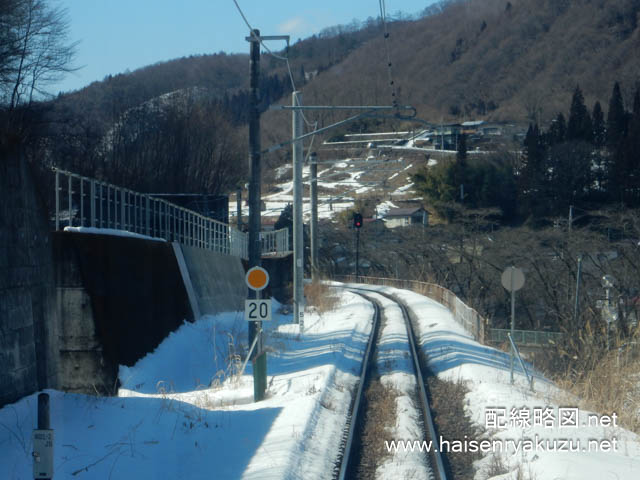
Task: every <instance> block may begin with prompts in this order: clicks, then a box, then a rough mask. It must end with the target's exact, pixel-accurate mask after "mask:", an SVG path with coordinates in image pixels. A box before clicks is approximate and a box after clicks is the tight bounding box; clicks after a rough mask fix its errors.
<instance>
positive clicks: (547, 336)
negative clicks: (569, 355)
mask: <svg viewBox="0 0 640 480" xmlns="http://www.w3.org/2000/svg"><path fill="white" fill-rule="evenodd" d="M509 333H511V330H509V329H507V328H491V329H489V341H490V342H491V343H498V344H501V343H505V342H508V341H509V336H508V334H509ZM563 337H564V334H563V333H559V332H544V331H539V330H514V331H513V336H512V338H513V341H514V342H515V343H516V344H518V345H524V346H535V347H549V346H552V345H556V344H557V343H558V342H560V341H561V340H562V339H563Z"/></svg>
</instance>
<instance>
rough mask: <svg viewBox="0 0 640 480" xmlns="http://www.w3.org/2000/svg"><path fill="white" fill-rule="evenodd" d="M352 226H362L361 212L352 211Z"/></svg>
mask: <svg viewBox="0 0 640 480" xmlns="http://www.w3.org/2000/svg"><path fill="white" fill-rule="evenodd" d="M353 226H354V227H355V228H360V227H362V214H361V213H354V214H353Z"/></svg>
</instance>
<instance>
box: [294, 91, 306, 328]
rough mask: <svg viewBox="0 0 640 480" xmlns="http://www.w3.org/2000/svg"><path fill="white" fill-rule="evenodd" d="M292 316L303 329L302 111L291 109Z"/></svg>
mask: <svg viewBox="0 0 640 480" xmlns="http://www.w3.org/2000/svg"><path fill="white" fill-rule="evenodd" d="M291 105H292V106H293V107H299V106H301V105H302V94H301V93H300V92H293V93H292V94H291ZM292 123H293V125H292V127H293V137H292V139H293V140H294V141H293V316H294V318H295V321H297V322H298V325H300V332H303V331H304V290H303V282H304V255H303V253H304V243H303V242H304V236H303V234H302V229H303V224H302V159H303V158H302V157H303V153H302V139H301V138H300V137H302V133H303V132H302V112H301V111H300V110H298V109H294V110H293V116H292Z"/></svg>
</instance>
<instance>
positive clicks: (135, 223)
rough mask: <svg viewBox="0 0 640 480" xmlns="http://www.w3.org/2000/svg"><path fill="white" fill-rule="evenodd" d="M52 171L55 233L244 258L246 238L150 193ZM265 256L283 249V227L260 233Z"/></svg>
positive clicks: (285, 240)
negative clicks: (117, 233) (161, 242)
mask: <svg viewBox="0 0 640 480" xmlns="http://www.w3.org/2000/svg"><path fill="white" fill-rule="evenodd" d="M54 171H55V209H56V211H55V218H54V221H55V229H56V230H60V229H61V228H64V227H67V226H68V227H93V228H105V229H106V228H108V229H114V230H123V231H127V232H132V233H138V234H141V235H147V236H150V237H156V238H163V239H165V240H167V241H169V242H178V243H181V244H183V245H190V246H194V247H199V248H206V249H209V250H213V251H215V252H219V253H224V254H227V255H233V256H236V257H240V258H244V259H247V258H248V256H249V253H248V252H249V250H248V235H247V234H246V233H244V232H241V231H239V230H237V229H235V228H233V227H231V226H230V225H228V224H226V223H222V222H219V221H217V220H214V219H212V218H209V217H206V216H204V215H202V214H200V213H197V212H194V211H193V210H189V209H186V208H184V207H181V206H179V205H175V204H173V203H170V202H168V201H166V200H163V199H159V198H154V197H153V196H151V195H148V194H144V193H139V192H135V191H133V190H129V189H126V188H121V187H118V186H116V185H113V184H110V183H106V182H102V181H100V180H96V179H93V178H88V177H84V176H82V175H78V174H75V173H72V172H67V171H64V170H59V169H54ZM260 239H261V243H262V251H263V253H265V254H274V253H275V254H285V253H287V252H288V251H289V234H288V229H286V228H284V229H281V230H276V231H273V232H260Z"/></svg>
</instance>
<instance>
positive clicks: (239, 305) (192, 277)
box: [176, 245, 247, 315]
mask: <svg viewBox="0 0 640 480" xmlns="http://www.w3.org/2000/svg"><path fill="white" fill-rule="evenodd" d="M176 247H177V248H178V249H179V250H180V251H181V252H182V255H183V258H184V261H185V265H186V268H187V271H188V274H189V278H188V279H186V280H187V281H190V283H191V285H192V286H193V293H194V296H195V300H196V302H197V308H198V311H199V312H200V314H201V315H206V314H209V315H215V314H217V313H221V312H234V311H241V310H244V301H245V299H246V298H247V286H246V284H245V282H244V276H245V270H244V267H243V266H242V260H240V258H238V257H232V256H229V255H223V254H221V253H216V252H212V251H210V250H203V249H201V248H196V247H189V246H186V245H176ZM177 255H178V256H179V255H180V253H179V252H178V253H177Z"/></svg>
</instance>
